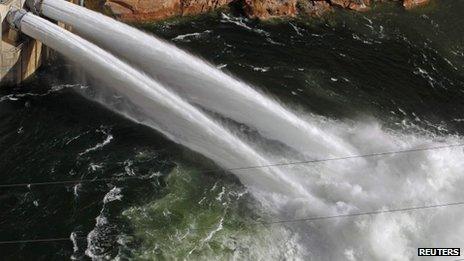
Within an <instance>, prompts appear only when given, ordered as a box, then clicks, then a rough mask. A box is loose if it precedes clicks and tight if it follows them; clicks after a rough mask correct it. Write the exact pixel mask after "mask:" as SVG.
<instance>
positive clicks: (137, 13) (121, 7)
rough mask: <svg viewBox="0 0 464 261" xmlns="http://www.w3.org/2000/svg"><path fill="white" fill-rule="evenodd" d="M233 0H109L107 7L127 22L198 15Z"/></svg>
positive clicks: (106, 3)
mask: <svg viewBox="0 0 464 261" xmlns="http://www.w3.org/2000/svg"><path fill="white" fill-rule="evenodd" d="M230 2H231V0H107V1H106V2H105V8H106V9H107V10H109V12H110V13H111V14H112V15H114V16H115V17H116V18H118V19H119V20H123V21H126V22H150V21H159V20H163V19H167V18H171V17H177V16H188V15H196V14H201V13H207V12H211V11H213V10H215V9H217V8H219V7H222V6H227V5H228V4H229V3H230Z"/></svg>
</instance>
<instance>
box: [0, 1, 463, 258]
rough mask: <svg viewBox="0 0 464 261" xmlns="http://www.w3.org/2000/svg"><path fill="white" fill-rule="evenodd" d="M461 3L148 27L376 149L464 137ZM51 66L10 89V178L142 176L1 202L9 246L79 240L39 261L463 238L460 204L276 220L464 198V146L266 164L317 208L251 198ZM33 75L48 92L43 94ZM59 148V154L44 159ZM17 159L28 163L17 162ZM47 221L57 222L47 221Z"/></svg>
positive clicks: (5, 122) (331, 250)
mask: <svg viewBox="0 0 464 261" xmlns="http://www.w3.org/2000/svg"><path fill="white" fill-rule="evenodd" d="M462 8H463V6H462V3H457V2H456V1H443V3H442V4H441V6H440V7H437V8H436V10H434V11H433V12H432V13H428V12H427V10H422V11H418V12H417V13H403V12H402V11H400V9H399V8H397V7H396V6H393V5H392V6H387V8H385V10H376V11H373V12H372V13H368V14H360V15H353V14H352V13H346V14H345V13H342V14H339V15H338V17H335V18H333V20H328V21H327V23H329V22H330V25H329V24H324V23H319V24H318V23H315V24H311V25H308V24H305V23H303V22H301V21H289V22H283V23H281V24H256V23H254V22H252V21H248V20H246V19H242V18H234V17H230V16H226V15H222V16H221V17H203V18H199V19H195V20H193V21H189V22H179V23H169V22H167V23H162V24H159V25H156V26H154V27H153V28H151V29H150V30H151V31H152V32H155V33H157V34H159V35H162V36H163V38H166V39H172V41H173V42H174V43H176V44H178V45H180V46H181V47H183V48H187V49H191V50H194V51H195V52H197V53H199V54H201V55H202V56H204V57H205V58H206V60H208V61H211V62H212V63H214V64H218V67H221V68H223V69H228V70H229V71H232V72H233V73H234V74H236V75H239V76H240V77H241V78H243V79H244V80H246V81H248V82H253V83H255V84H258V85H259V86H265V87H266V91H267V92H269V93H271V94H272V96H274V97H278V98H279V99H280V100H282V101H284V102H285V104H287V105H288V106H292V107H298V110H299V111H302V112H301V114H298V115H299V116H298V118H299V119H301V120H304V121H305V122H310V123H311V125H312V126H314V127H315V128H317V129H321V130H324V132H326V133H329V134H330V136H333V137H336V139H334V140H340V141H342V143H343V144H346V147H348V148H353V150H354V151H357V153H360V154H368V153H375V152H384V151H395V150H402V149H409V148H423V147H434V146H441V145H446V144H459V143H463V142H464V140H463V138H462V136H463V135H464V125H463V123H464V120H463V114H462V111H463V108H464V105H463V103H462V99H463V98H464V93H463V91H462V88H463V86H464V73H463V69H464V47H463V46H462V41H463V38H462V37H463V35H464V34H462V28H459V27H456V26H455V24H459V21H461V22H462V15H461V14H460V12H459V10H463V9H462ZM114 53H115V54H116V52H114ZM295 57H298V59H295ZM139 66H140V64H139ZM142 67H143V66H140V68H142ZM72 69H75V67H72ZM142 69H144V70H147V68H142ZM56 70H57V69H56V68H55V69H54V67H53V66H52V67H48V68H47V69H45V70H44V71H43V72H42V74H41V75H39V76H38V77H39V78H38V79H37V80H36V81H35V82H32V83H30V84H31V85H32V86H33V87H34V89H37V90H36V91H35V92H32V93H27V92H26V91H27V89H26V91H19V93H12V94H7V95H5V96H3V98H2V102H1V103H0V106H2V109H3V110H2V111H5V113H3V114H1V119H2V121H1V122H2V130H3V129H4V133H3V134H2V136H1V137H2V140H1V142H2V145H3V144H5V147H14V148H15V149H14V150H13V149H7V150H5V152H3V154H2V156H3V158H4V159H5V160H3V161H1V164H0V169H2V170H3V171H4V172H5V175H6V176H7V177H8V178H9V182H21V181H24V179H26V180H29V179H31V180H37V181H42V180H43V179H45V177H47V178H48V179H54V180H63V179H75V178H89V177H90V178H93V177H140V180H137V179H136V180H132V181H130V180H120V181H115V182H96V183H90V184H85V183H82V184H78V185H76V186H70V187H65V188H62V189H61V188H60V187H56V188H54V190H52V191H50V192H48V191H47V188H39V187H37V188H34V187H32V188H30V189H24V190H20V189H17V190H13V189H12V190H9V191H8V194H5V196H4V197H5V198H4V199H2V201H3V202H5V204H6V205H7V206H11V210H8V211H2V213H5V214H3V216H2V223H1V224H2V226H3V225H4V224H6V221H9V222H10V223H14V224H17V226H18V228H11V230H13V231H14V232H15V233H14V232H9V233H5V234H3V235H2V236H4V237H5V240H6V239H10V238H6V237H7V236H10V237H11V238H18V237H23V236H24V235H27V236H28V237H37V238H43V237H56V236H57V235H59V236H62V235H63V234H64V236H65V237H66V236H69V235H70V234H72V235H73V236H72V239H73V244H74V247H75V248H74V250H73V248H72V246H71V245H69V243H68V242H67V244H68V245H66V244H58V243H56V244H45V245H41V246H38V245H37V246H36V247H35V248H31V249H30V250H31V252H30V253H32V254H31V256H33V254H34V253H35V254H36V255H42V256H44V257H49V255H50V254H49V253H51V252H53V253H55V252H58V251H60V255H61V256H63V257H69V256H71V255H73V257H75V258H81V257H83V256H84V255H85V254H87V255H88V256H91V257H93V258H95V259H99V258H116V257H118V258H121V259H124V258H126V257H128V258H135V259H137V258H138V259H143V258H145V259H157V258H159V259H162V258H166V259H171V258H178V259H184V258H185V259H189V258H191V259H199V258H216V259H218V258H224V259H233V258H236V259H244V258H249V259H250V258H251V259H262V260H264V259H266V260H267V259H305V260H306V259H312V260H414V259H415V258H416V251H417V248H418V247H443V246H445V247H447V246H462V245H463V244H464V242H463V239H462V236H461V235H462V234H463V233H464V223H463V222H464V221H463V220H462V218H461V217H462V215H463V214H464V210H463V209H462V207H460V206H453V207H443V208H434V209H426V210H417V211H404V212H397V213H385V214H380V215H372V216H360V217H352V218H339V219H327V220H317V221H306V222H304V221H300V222H290V223H275V224H270V223H272V222H273V221H279V220H293V219H299V218H305V217H314V216H323V215H328V214H347V213H359V212H369V211H377V210H387V209H397V208H408V207H415V206H424V205H434V204H441V203H451V202H458V201H463V200H464V195H463V193H462V190H461V188H462V186H463V185H464V178H463V176H462V173H463V171H464V163H463V161H462V157H463V151H462V148H447V149H440V150H431V151H419V152H414V153H401V154H394V155H387V156H379V157H372V158H367V159H349V160H343V161H333V162H325V163H317V164H307V165H294V166H285V167H279V168H273V169H275V170H279V171H280V172H281V173H284V174H285V179H286V180H290V181H292V182H293V183H297V184H299V186H300V188H301V189H303V190H304V191H306V193H309V194H310V195H311V196H312V197H313V198H314V202H322V203H321V204H320V205H319V206H315V205H314V204H312V203H311V202H309V201H308V200H307V199H306V198H304V197H295V196H292V195H290V196H285V195H278V194H274V195H273V196H272V197H269V195H267V196H266V194H265V193H258V191H259V186H260V184H258V183H259V182H256V183H253V182H251V183H248V182H250V181H249V180H241V182H240V183H239V182H237V181H236V180H235V179H234V178H233V177H231V176H229V175H223V174H221V173H220V172H214V173H210V172H204V171H202V169H205V168H210V166H208V165H207V164H206V163H204V159H203V158H201V157H199V156H198V155H196V154H194V153H193V154H192V153H191V152H186V151H185V150H183V149H182V148H181V147H178V146H176V145H175V144H171V143H169V142H168V141H167V140H166V139H164V138H163V137H158V136H155V134H154V133H152V132H150V131H149V130H147V129H144V128H143V127H142V126H140V125H136V124H132V123H130V122H126V121H124V120H123V119H121V118H120V117H118V116H116V115H113V114H111V113H110V112H109V111H107V110H104V109H103V108H99V107H97V106H95V105H92V103H89V102H86V101H85V100H83V99H79V98H77V97H76V95H74V94H73V92H71V91H69V89H76V88H86V89H89V88H102V87H106V88H108V87H113V86H111V85H110V84H109V83H103V84H95V86H92V87H86V86H80V85H70V83H75V81H73V80H71V79H70V78H69V77H66V76H65V77H52V76H51V75H53V74H54V73H55V71H56ZM58 71H60V70H58ZM149 73H150V72H149ZM49 78H52V80H46V79H49ZM63 78H64V79H63ZM44 79H45V80H44ZM40 81H45V84H44V85H46V86H55V87H54V88H51V89H50V88H49V87H45V88H44V89H45V91H42V92H41V91H40V90H41V89H40V88H38V86H39V85H40V84H39V83H38V82H40ZM160 81H161V80H160ZM77 83H78V84H79V82H77ZM63 84H67V85H63ZM32 86H31V88H32ZM26 87H27V86H26ZM39 87H40V86H39ZM166 87H167V88H170V87H171V86H169V85H167V84H166ZM173 88H175V87H173ZM42 90H43V89H42ZM176 91H178V90H176ZM24 92H26V93H24ZM179 94H182V93H181V92H179ZM132 105H136V104H132ZM200 105H201V104H200ZM87 107H90V108H87ZM135 108H137V110H140V108H138V107H135ZM209 109H211V108H209ZM211 110H212V109H211ZM213 111H215V110H213ZM304 111H306V112H304ZM6 112H9V114H6ZM143 112H144V113H143V114H147V113H146V112H145V111H143ZM216 112H217V111H216ZM223 116H226V117H231V116H230V115H223ZM144 117H147V116H146V115H145V116H143V117H140V118H138V119H136V120H138V121H139V122H140V121H141V120H140V119H143V118H144ZM66 119H70V120H66ZM216 119H217V120H219V121H220V122H221V123H222V124H224V126H227V128H230V129H232V130H233V131H234V134H236V135H237V136H238V137H240V139H239V140H241V141H242V142H245V141H246V142H247V143H249V144H252V146H253V148H254V150H255V151H261V152H260V155H261V156H262V157H264V158H266V159H268V161H272V162H285V161H292V160H300V158H299V156H298V155H295V153H293V152H291V149H289V148H288V147H285V146H279V145H276V144H274V143H275V141H271V140H267V139H263V138H262V137H259V136H260V135H258V134H257V133H256V132H255V131H254V130H253V128H256V129H258V131H260V132H261V131H262V130H261V129H259V128H258V127H257V126H250V127H252V128H251V129H250V128H247V127H246V125H248V124H246V125H240V124H239V125H238V126H237V124H234V123H230V122H229V121H228V120H227V119H223V118H220V117H218V118H216ZM235 120H237V121H239V122H242V123H246V122H244V121H240V120H238V119H235ZM250 125H251V124H250ZM237 127H239V128H238V129H236V128H237ZM173 131H174V132H175V133H177V131H179V130H173ZM263 134H264V133H263ZM266 136H267V135H266ZM110 137H112V139H111V138H110ZM267 137H268V138H269V137H270V136H267ZM300 138H301V137H299V139H300ZM237 139H238V138H237ZM308 139H311V137H308ZM108 140H109V141H108ZM343 146H345V145H343ZM310 149H314V147H313V148H310ZM53 150H58V151H60V153H59V154H58V153H54V154H51V155H47V154H46V153H44V151H53ZM315 150H316V151H317V147H316V149H315ZM262 151H265V153H264V152H262ZM335 151H336V149H335ZM329 154H330V153H329ZM334 154H336V155H337V153H335V152H334ZM25 155H26V156H25ZM17 158H20V159H24V161H25V164H22V167H21V166H19V165H21V164H19V163H18V160H17ZM213 159H214V158H213ZM7 162H11V163H7ZM26 163H27V164H26ZM219 164H220V163H219ZM205 165H206V166H205ZM243 165H244V163H241V164H240V166H243ZM35 170H39V171H40V172H39V174H40V175H43V176H44V178H43V179H41V178H40V175H39V174H36V171H35ZM18 173H21V174H22V175H21V176H18ZM250 174H251V175H250V176H252V175H253V174H254V171H251V173H250ZM10 176H11V177H10ZM65 177H66V178H65ZM45 180H46V179H45ZM147 180H149V181H150V182H147ZM242 184H244V185H245V186H243V185H242ZM281 185H282V187H285V186H288V185H286V184H285V183H282V184H281ZM255 186H258V189H256V190H254V189H255V188H256V187H255ZM250 190H251V191H252V192H253V193H251V194H249V193H247V192H248V191H250ZM55 194H56V195H61V197H62V198H61V199H60V198H58V197H57V196H55ZM96 199H97V200H96ZM36 205H37V206H36ZM69 209H74V210H72V211H71V210H69ZM55 213H62V217H61V218H54V217H55V216H56V214H55ZM10 216H11V217H10ZM18 217H19V218H18ZM95 217H96V222H95V221H94V220H95ZM45 218H49V219H51V220H52V221H53V224H56V226H57V227H58V228H57V229H53V230H51V229H50V228H49V226H45V225H42V224H41V223H40V221H41V220H44V219H45ZM16 219H19V220H16ZM3 220H4V221H3ZM19 226H21V228H20V227H19ZM28 230H30V231H28ZM50 230H51V231H50ZM47 233H50V234H47ZM79 236H80V237H79ZM87 237H89V239H87ZM19 250H20V248H19V247H18V248H16V247H14V248H10V249H7V250H5V253H7V255H9V253H11V255H13V254H15V252H14V251H19ZM2 252H3V251H2ZM47 253H48V254H47ZM22 255H24V256H27V255H28V254H27V252H26V253H24V252H23V253H22Z"/></svg>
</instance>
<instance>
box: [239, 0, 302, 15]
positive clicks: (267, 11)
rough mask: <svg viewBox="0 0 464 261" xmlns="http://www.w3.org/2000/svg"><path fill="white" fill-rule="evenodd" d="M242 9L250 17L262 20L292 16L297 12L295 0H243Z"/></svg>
mask: <svg viewBox="0 0 464 261" xmlns="http://www.w3.org/2000/svg"><path fill="white" fill-rule="evenodd" d="M243 11H244V12H245V14H246V15H247V16H249V17H250V18H259V19H263V20H266V19H269V18H276V17H294V16H296V15H297V13H298V11H297V8H296V0H244V3H243Z"/></svg>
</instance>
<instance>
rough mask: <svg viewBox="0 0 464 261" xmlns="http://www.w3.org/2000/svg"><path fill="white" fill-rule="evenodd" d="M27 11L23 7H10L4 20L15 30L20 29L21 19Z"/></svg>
mask: <svg viewBox="0 0 464 261" xmlns="http://www.w3.org/2000/svg"><path fill="white" fill-rule="evenodd" d="M27 13H28V12H27V11H26V10H24V9H17V8H15V7H13V8H11V10H10V11H9V12H8V14H7V15H6V20H7V22H8V24H10V26H11V27H12V28H13V29H15V30H17V31H20V30H21V20H22V19H23V17H24V16H25V15H26V14H27Z"/></svg>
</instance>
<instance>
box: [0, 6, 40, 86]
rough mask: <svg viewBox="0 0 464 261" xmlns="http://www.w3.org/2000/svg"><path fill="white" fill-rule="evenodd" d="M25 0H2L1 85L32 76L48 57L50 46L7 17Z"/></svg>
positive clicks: (0, 13)
mask: <svg viewBox="0 0 464 261" xmlns="http://www.w3.org/2000/svg"><path fill="white" fill-rule="evenodd" d="M24 2H25V1H24V0H2V1H0V17H1V23H2V39H1V43H0V87H4V86H9V85H14V84H18V83H20V82H22V81H23V80H25V79H27V78H28V77H29V76H31V75H32V74H33V73H34V72H35V71H36V70H37V68H39V67H40V65H41V64H42V62H43V61H44V60H45V59H47V57H48V53H49V51H48V48H46V47H45V46H43V45H42V43H41V42H39V41H37V40H35V39H32V38H30V37H27V36H25V35H24V34H22V33H20V32H19V31H16V30H15V29H13V28H11V26H9V24H8V22H7V21H6V19H5V17H6V15H7V13H8V11H9V10H10V9H11V8H14V7H16V8H22V7H23V6H24Z"/></svg>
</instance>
